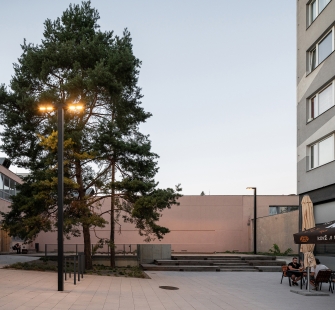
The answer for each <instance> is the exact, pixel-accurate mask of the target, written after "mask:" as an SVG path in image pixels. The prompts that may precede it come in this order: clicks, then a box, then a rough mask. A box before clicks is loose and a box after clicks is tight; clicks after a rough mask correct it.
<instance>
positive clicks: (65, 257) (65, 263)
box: [64, 257, 67, 281]
mask: <svg viewBox="0 0 335 310" xmlns="http://www.w3.org/2000/svg"><path fill="white" fill-rule="evenodd" d="M64 273H65V281H66V280H67V279H66V257H64Z"/></svg>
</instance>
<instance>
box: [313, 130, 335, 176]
mask: <svg viewBox="0 0 335 310" xmlns="http://www.w3.org/2000/svg"><path fill="white" fill-rule="evenodd" d="M334 159H335V158H334V134H332V135H330V136H328V137H327V138H325V139H323V140H321V141H319V142H317V143H315V144H313V145H311V146H310V147H309V169H310V170H311V169H314V168H317V167H319V166H322V165H324V164H327V163H329V162H331V161H333V160H334Z"/></svg>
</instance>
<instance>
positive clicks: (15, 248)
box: [13, 243, 21, 254]
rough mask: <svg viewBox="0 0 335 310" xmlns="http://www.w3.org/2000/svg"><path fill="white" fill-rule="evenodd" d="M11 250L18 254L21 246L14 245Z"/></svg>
mask: <svg viewBox="0 0 335 310" xmlns="http://www.w3.org/2000/svg"><path fill="white" fill-rule="evenodd" d="M13 250H14V251H15V250H16V254H20V253H21V245H20V244H19V243H16V244H15V245H14V246H13Z"/></svg>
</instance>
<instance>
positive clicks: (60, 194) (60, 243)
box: [57, 104, 64, 291]
mask: <svg viewBox="0 0 335 310" xmlns="http://www.w3.org/2000/svg"><path fill="white" fill-rule="evenodd" d="M57 116H58V291H64V279H63V259H64V257H63V255H64V245H63V205H64V159H63V155H64V109H63V105H62V104H59V105H58V115H57Z"/></svg>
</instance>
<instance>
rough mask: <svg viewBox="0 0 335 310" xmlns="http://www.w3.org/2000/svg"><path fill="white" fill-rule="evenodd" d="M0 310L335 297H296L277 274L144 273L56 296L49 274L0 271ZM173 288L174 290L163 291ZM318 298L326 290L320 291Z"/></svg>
mask: <svg viewBox="0 0 335 310" xmlns="http://www.w3.org/2000/svg"><path fill="white" fill-rule="evenodd" d="M0 274H1V276H0V309H6V310H7V309H8V310H11V309H17V310H24V309H39V310H43V309H45V310H46V309H59V310H65V309H73V310H75V309H76V310H79V309H86V310H98V309H119V310H121V309H124V310H129V309H138V310H139V309H142V310H145V309H152V310H160V309H171V310H173V309H183V310H186V309H199V310H200V309H226V310H233V309H238V310H247V309H248V310H250V309H267V310H268V309H271V310H277V309H278V310H286V309H287V310H300V309H322V308H323V309H334V305H335V294H334V295H333V294H331V296H327V297H311V296H300V295H297V294H293V293H291V292H290V287H289V285H288V280H287V278H285V279H284V281H283V284H282V285H281V284H280V278H281V274H280V273H262V272H250V273H248V272H241V273H237V272H163V271H162V272H148V275H149V276H150V277H151V279H136V278H124V277H108V276H95V275H94V276H93V275H85V276H84V279H83V280H82V281H80V282H79V283H77V285H76V286H75V285H73V282H71V281H69V280H68V281H67V282H66V283H65V291H64V292H58V291H57V274H56V273H52V272H38V271H24V270H8V269H0ZM159 286H174V287H178V288H179V290H163V289H160V288H159ZM323 291H324V292H327V291H328V287H327V286H324V288H323Z"/></svg>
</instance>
